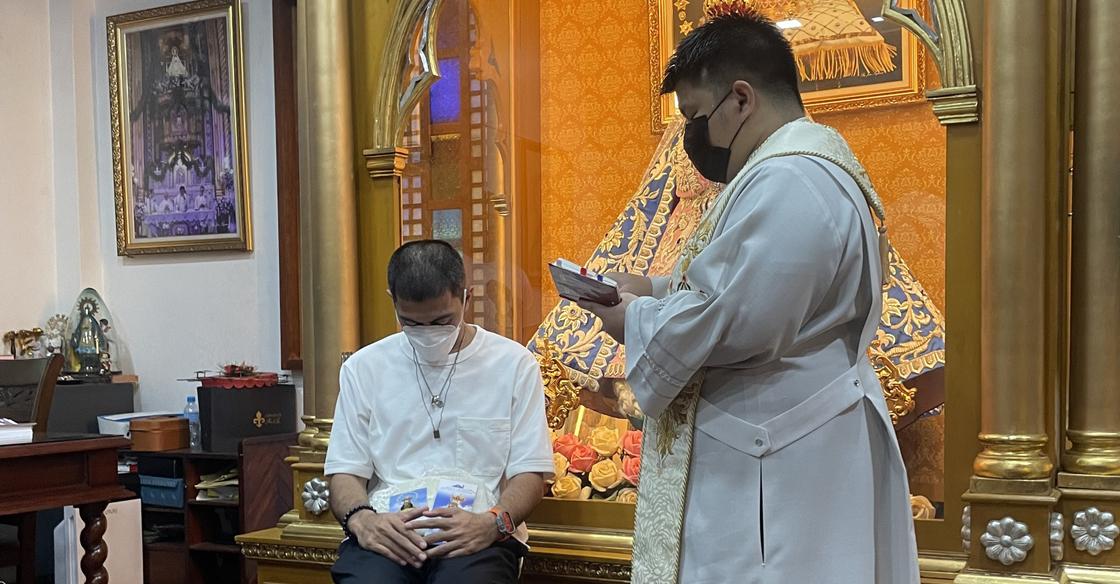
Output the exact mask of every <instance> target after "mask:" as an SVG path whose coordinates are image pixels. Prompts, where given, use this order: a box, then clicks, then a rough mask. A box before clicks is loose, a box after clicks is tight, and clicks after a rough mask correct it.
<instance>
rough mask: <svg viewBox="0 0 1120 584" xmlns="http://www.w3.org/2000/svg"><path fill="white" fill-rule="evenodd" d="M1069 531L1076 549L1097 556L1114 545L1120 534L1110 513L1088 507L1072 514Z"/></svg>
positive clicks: (1119, 529) (1119, 528)
mask: <svg viewBox="0 0 1120 584" xmlns="http://www.w3.org/2000/svg"><path fill="white" fill-rule="evenodd" d="M1069 533H1070V535H1071V536H1073V545H1074V546H1075V547H1076V548H1077V549H1078V551H1083V552H1088V554H1089V555H1091V556H1098V555H1100V554H1101V552H1106V551H1108V550H1110V549H1112V547H1113V546H1114V545H1116V538H1117V536H1120V527H1118V526H1117V525H1116V520H1115V518H1114V517H1113V516H1112V513H1108V512H1106V511H1101V510H1099V509H1097V508H1096V507H1089V508H1088V509H1086V510H1084V511H1078V512H1077V514H1075V515H1074V516H1073V525H1072V526H1071V527H1070V528H1069Z"/></svg>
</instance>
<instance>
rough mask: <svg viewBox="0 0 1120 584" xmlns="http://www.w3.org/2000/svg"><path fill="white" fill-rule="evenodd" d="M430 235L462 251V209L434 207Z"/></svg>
mask: <svg viewBox="0 0 1120 584" xmlns="http://www.w3.org/2000/svg"><path fill="white" fill-rule="evenodd" d="M432 237H433V238H434V239H440V240H443V241H446V242H447V243H450V244H451V245H452V246H453V247H454V248H455V249H457V250H459V252H460V253H461V252H462V251H463V210H462V209H436V210H434V211H432Z"/></svg>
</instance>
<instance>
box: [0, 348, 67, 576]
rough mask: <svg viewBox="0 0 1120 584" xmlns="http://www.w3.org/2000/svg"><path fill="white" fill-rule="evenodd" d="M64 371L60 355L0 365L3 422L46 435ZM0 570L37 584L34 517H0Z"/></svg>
mask: <svg viewBox="0 0 1120 584" xmlns="http://www.w3.org/2000/svg"><path fill="white" fill-rule="evenodd" d="M61 371H62V356H61V355H53V356H51V357H47V358H45V359H17V360H14V361H0V418H10V419H12V420H15V421H17V422H35V430H36V431H38V432H46V431H47V416H48V415H49V414H50V411H51V402H52V401H53V400H54V386H55V383H56V382H57V381H58V374H59V373H60V372H61ZM11 527H15V529H11ZM0 566H8V567H10V566H16V574H17V579H16V582H17V583H18V584H33V582H34V581H35V514H34V513H24V514H23V515H16V516H12V517H0Z"/></svg>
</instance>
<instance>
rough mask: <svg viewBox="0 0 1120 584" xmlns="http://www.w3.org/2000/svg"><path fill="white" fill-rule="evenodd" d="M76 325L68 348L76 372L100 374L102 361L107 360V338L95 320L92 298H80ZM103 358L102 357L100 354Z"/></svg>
mask: <svg viewBox="0 0 1120 584" xmlns="http://www.w3.org/2000/svg"><path fill="white" fill-rule="evenodd" d="M79 313H80V315H81V316H80V317H79V319H78V326H77V327H75V328H74V332H73V334H71V335H70V348H71V349H72V350H73V351H74V355H75V357H76V359H77V362H78V363H77V364H78V367H77V372H78V373H82V374H85V375H102V373H101V370H102V369H103V365H102V363H103V362H106V363H107V362H109V358H108V356H109V352H108V349H109V339H108V337H106V336H105V330H104V327H103V326H102V324H101V323H100V322H99V321H98V320H97V318H96V316H95V315H96V314H97V303H96V302H94V300H93V299H92V298H83V299H82V300H81V309H80V310H79ZM103 354H104V355H105V358H104V359H103V358H102V355H103ZM110 369H111V367H110Z"/></svg>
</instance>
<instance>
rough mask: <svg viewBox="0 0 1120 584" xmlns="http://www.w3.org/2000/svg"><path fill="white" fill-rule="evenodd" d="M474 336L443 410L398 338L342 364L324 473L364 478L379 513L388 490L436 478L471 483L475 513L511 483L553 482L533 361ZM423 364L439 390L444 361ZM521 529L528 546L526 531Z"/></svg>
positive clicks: (479, 332)
mask: <svg viewBox="0 0 1120 584" xmlns="http://www.w3.org/2000/svg"><path fill="white" fill-rule="evenodd" d="M472 326H473V325H472ZM475 331H476V335H475V337H474V340H473V341H472V342H471V343H470V344H469V345H467V346H466V347H465V348H464V349H463V350H462V351H461V353H460V355H459V360H458V364H457V365H456V366H455V371H454V377H453V378H452V379H451V384H450V386H449V388H448V390H447V393H446V395H445V396H444V400H445V405H444V407H443V408H442V410H444V411H443V412H441V411H440V410H441V408H437V407H434V406H432V405H431V395H430V394H429V393H428V388H426V387H424V386H423V385H422V383H423V382H422V381H420V382H419V383H418V380H417V377H416V363H415V361H414V356H413V351H412V346H411V345H410V344H409V343H408V339H407V338H405V336H404V334H402V333H397V334H395V335H392V336H389V337H386V338H384V339H382V340H380V341H378V342H376V343H374V344H372V345H369V346H367V347H365V348H363V349H362V350H360V351H358V352H357V353H354V355H352V356H351V357H350V358H349V359H347V360H346V362H345V363H344V364H343V365H342V371H341V373H340V375H339V385H340V387H339V394H338V403H337V404H336V405H335V413H334V427H333V428H332V430H331V440H330V445H329V447H328V449H327V459H326V469H325V474H327V475H332V474H338V473H345V474H351V475H355V476H359V477H364V478H367V479H369V491H370V504H371V505H372V506H373V507H374V508H375V509H378V510H379V511H382V510H387V501H388V499H389V497H390V495H392V494H395V493H399V492H401V491H403V490H410V489H412V488H416V487H417V486H424V487H426V488H427V489H428V492H429V493H434V491H435V485H436V484H438V482H439V479H451V480H457V481H470V482H472V483H474V484H476V485H477V488H478V492H477V499H476V502H475V505H474V506H473V511H475V512H480V511H485V510H487V509H489V508H490V506H492V505H494V504H496V503H497V502H498V500H499V496H500V495H501V489H502V487H503V485H504V484H505V482H506V480H507V479H509V478H510V477H513V476H516V475H519V474H522V473H539V474H542V475H545V476H546V477H550V476H551V475H552V474H553V472H554V468H555V467H554V466H553V462H552V446H551V443H550V441H549V433H548V425H547V423H546V421H545V411H544V409H545V404H544V387H543V385H542V383H541V375H540V368H539V366H538V365H537V361H536V359H534V358H533V356H532V354H531V353H530V352H529V351H528V350H527V349H526V348H525V347H523V346H521V345H519V344H517V343H516V342H514V341H511V340H509V339H506V338H505V337H502V336H499V335H496V334H494V333H491V332H488V331H486V330H484V329H482V328H479V327H475ZM421 367H422V368H423V369H422V371H423V373H424V374H425V375H426V378H427V381H428V386H430V388H431V391H432V392H435V393H439V392H440V389H441V388H442V387H443V385H444V380H446V379H447V375H448V373H449V372H450V370H451V363H450V361H449V362H448V363H447V364H446V365H441V366H437V365H429V364H426V363H425V364H422V365H421ZM425 406H427V409H428V412H429V413H430V414H431V421H430V420H429V418H428V415H427V414H426V413H425ZM440 413H442V414H443V422H442V423H440V422H439V416H440ZM433 422H435V423H437V424H439V433H440V439H439V440H436V439H435V438H434V437H433V436H432V423H433ZM431 498H432V496H431V495H429V502H430V501H431ZM518 531H519V532H520V533H519V534H518V535H519V536H521V537H519V539H522V540H524V527H523V526H521V527H519V529H518Z"/></svg>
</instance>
